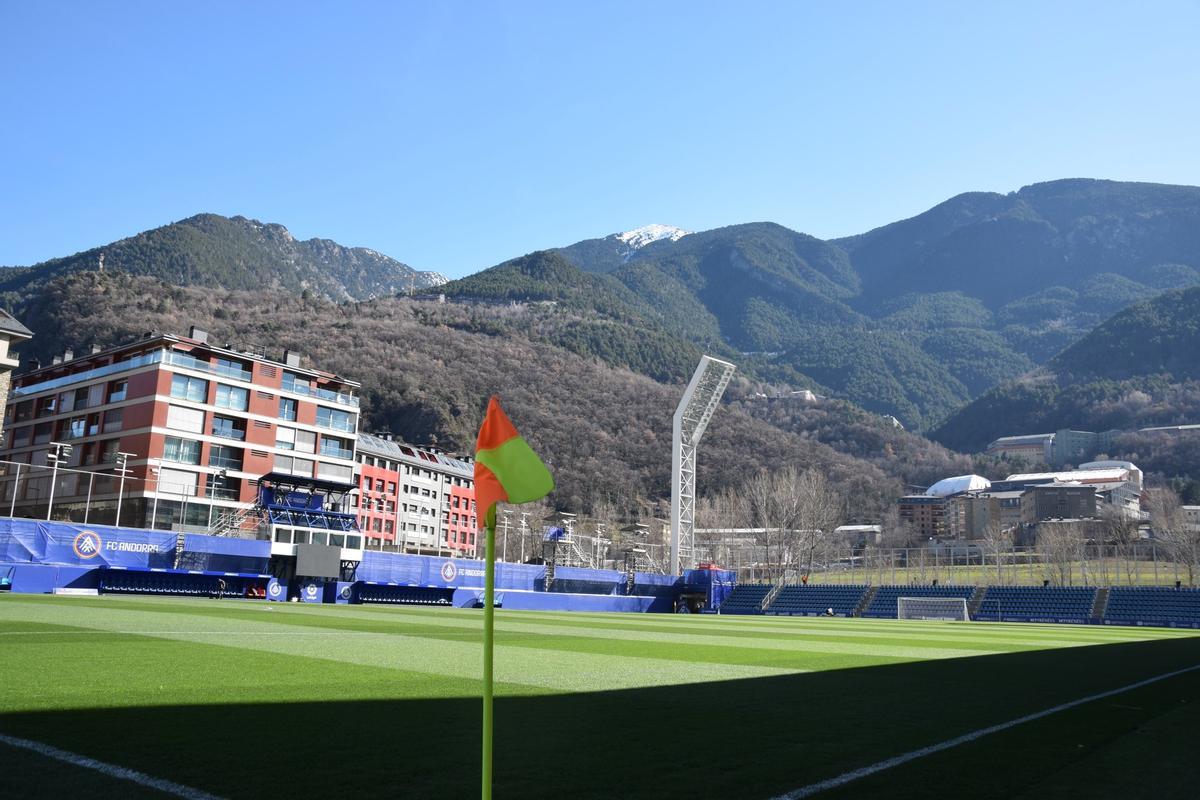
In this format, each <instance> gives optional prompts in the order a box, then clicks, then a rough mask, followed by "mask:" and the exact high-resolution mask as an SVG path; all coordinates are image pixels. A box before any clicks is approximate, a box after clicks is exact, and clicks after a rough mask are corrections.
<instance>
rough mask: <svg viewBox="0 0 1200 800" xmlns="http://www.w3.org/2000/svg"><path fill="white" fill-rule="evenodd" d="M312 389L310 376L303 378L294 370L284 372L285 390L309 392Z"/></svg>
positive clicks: (301, 392)
mask: <svg viewBox="0 0 1200 800" xmlns="http://www.w3.org/2000/svg"><path fill="white" fill-rule="evenodd" d="M311 389H312V381H310V380H309V379H308V378H302V377H300V376H299V375H297V374H296V373H294V372H285V373H283V390H284V391H285V392H295V393H296V394H309V392H310V390H311Z"/></svg>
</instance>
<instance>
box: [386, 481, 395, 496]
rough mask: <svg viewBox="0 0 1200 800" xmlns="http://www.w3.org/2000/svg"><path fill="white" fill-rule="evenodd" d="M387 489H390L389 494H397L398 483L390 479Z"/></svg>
mask: <svg viewBox="0 0 1200 800" xmlns="http://www.w3.org/2000/svg"><path fill="white" fill-rule="evenodd" d="M387 490H388V494H395V493H396V484H395V483H394V482H393V481H388V488H387Z"/></svg>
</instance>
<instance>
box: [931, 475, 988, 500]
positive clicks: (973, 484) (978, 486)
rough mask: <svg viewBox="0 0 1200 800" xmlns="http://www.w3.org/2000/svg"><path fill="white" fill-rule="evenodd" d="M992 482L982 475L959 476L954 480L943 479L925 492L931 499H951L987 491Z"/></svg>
mask: <svg viewBox="0 0 1200 800" xmlns="http://www.w3.org/2000/svg"><path fill="white" fill-rule="evenodd" d="M991 485H992V482H991V481H989V480H988V479H987V478H985V477H983V476H982V475H958V476H956V477H953V478H942V479H941V480H940V481H938V482H937V483H935V484H934V485H933V486H930V487H929V488H928V489H926V490H925V494H926V495H928V496H929V497H949V496H950V495H952V494H961V493H962V492H977V491H982V490H983V489H987V488H988V487H990V486H991Z"/></svg>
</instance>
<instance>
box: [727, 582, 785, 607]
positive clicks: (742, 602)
mask: <svg viewBox="0 0 1200 800" xmlns="http://www.w3.org/2000/svg"><path fill="white" fill-rule="evenodd" d="M772 588H774V587H773V586H772V585H771V584H769V583H739V584H737V585H736V586H734V587H733V591H731V592H730V593H729V594H728V595H727V596H726V597H725V601H724V602H722V603H721V613H722V614H761V613H762V604H763V599H764V598H766V596H767V595H768V594H770V593H771V589H772Z"/></svg>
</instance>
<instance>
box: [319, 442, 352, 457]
mask: <svg viewBox="0 0 1200 800" xmlns="http://www.w3.org/2000/svg"><path fill="white" fill-rule="evenodd" d="M321 455H323V456H329V457H330V458H345V459H347V460H349V459H353V458H354V451H353V450H346V449H344V448H341V447H335V446H334V445H330V444H325V443H324V442H321Z"/></svg>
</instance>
